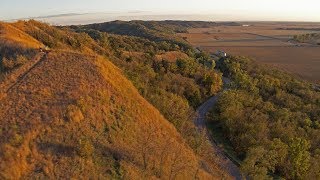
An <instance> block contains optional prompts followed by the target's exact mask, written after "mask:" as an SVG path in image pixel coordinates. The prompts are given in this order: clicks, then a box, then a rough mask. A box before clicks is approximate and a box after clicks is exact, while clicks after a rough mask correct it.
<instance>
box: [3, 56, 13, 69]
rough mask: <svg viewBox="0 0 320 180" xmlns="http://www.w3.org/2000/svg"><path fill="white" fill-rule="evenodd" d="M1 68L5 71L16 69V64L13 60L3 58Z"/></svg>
mask: <svg viewBox="0 0 320 180" xmlns="http://www.w3.org/2000/svg"><path fill="white" fill-rule="evenodd" d="M1 66H2V68H3V69H4V70H10V69H13V68H14V66H15V63H14V60H13V59H7V58H5V57H4V58H2V62H1Z"/></svg>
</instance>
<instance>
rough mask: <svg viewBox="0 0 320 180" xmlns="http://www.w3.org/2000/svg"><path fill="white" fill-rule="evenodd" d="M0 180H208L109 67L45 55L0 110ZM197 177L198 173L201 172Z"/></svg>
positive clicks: (172, 130)
mask: <svg viewBox="0 0 320 180" xmlns="http://www.w3.org/2000/svg"><path fill="white" fill-rule="evenodd" d="M0 127H1V130H0V144H1V147H0V148H1V151H0V152H1V153H0V162H1V164H0V177H1V178H4V179H6V178H48V177H49V178H62V177H63V178H80V177H81V178H94V179H96V178H103V177H108V178H116V177H118V178H130V179H132V178H133V179H135V178H138V177H161V178H165V177H167V178H169V177H171V178H178V179H185V178H187V179H191V178H193V177H197V176H199V177H202V178H205V177H206V178H209V177H210V176H209V174H208V173H205V172H204V171H203V170H201V169H200V167H199V165H198V159H197V157H196V156H195V155H194V154H193V153H192V151H191V149H189V148H188V147H187V146H186V145H185V143H184V142H183V139H182V138H181V137H180V135H179V134H178V133H177V132H176V130H175V128H174V127H173V126H172V125H170V124H169V123H168V121H166V120H165V119H164V118H163V117H162V116H161V115H160V113H159V112H158V111H157V110H156V109H155V108H153V107H152V106H151V105H150V104H149V103H147V101H145V100H144V99H143V98H142V97H141V96H140V95H139V93H138V92H137V91H136V90H135V88H134V87H133V86H132V84H131V83H130V82H129V81H128V80H126V79H125V78H124V77H123V76H122V74H121V73H120V72H119V70H118V69H117V68H116V67H115V66H113V65H112V64H111V63H109V62H108V61H105V60H102V59H100V58H97V57H94V56H85V55H83V54H77V53H69V52H51V53H49V54H47V55H45V57H44V58H43V60H42V61H41V62H40V63H39V64H38V65H37V66H36V67H34V68H33V69H32V70H31V71H30V72H29V73H28V74H27V75H26V76H25V77H24V79H23V80H22V81H20V82H17V84H16V85H15V87H13V88H12V89H11V90H10V91H9V92H8V93H7V94H6V96H4V97H3V98H2V99H1V103H0ZM199 169H200V170H199Z"/></svg>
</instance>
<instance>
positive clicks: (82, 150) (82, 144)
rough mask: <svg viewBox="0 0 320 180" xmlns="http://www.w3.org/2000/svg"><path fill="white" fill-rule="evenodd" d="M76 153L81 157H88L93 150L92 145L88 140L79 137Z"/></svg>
mask: <svg viewBox="0 0 320 180" xmlns="http://www.w3.org/2000/svg"><path fill="white" fill-rule="evenodd" d="M77 149H78V154H79V156H81V157H84V158H87V157H90V156H91V155H92V153H93V151H94V146H93V145H92V143H91V142H90V140H86V139H81V140H79V144H78V148H77Z"/></svg>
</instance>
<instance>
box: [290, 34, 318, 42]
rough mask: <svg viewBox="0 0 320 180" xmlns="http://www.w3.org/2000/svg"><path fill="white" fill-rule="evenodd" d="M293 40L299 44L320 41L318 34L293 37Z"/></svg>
mask: <svg viewBox="0 0 320 180" xmlns="http://www.w3.org/2000/svg"><path fill="white" fill-rule="evenodd" d="M293 39H294V40H296V41H298V42H301V43H315V42H318V44H320V43H319V40H320V34H319V33H311V34H301V35H295V36H294V37H293Z"/></svg>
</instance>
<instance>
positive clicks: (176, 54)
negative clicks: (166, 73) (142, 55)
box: [156, 51, 188, 62]
mask: <svg viewBox="0 0 320 180" xmlns="http://www.w3.org/2000/svg"><path fill="white" fill-rule="evenodd" d="M186 58H188V55H186V54H185V53H182V52H180V51H170V52H165V53H163V54H157V55H156V60H157V61H161V60H166V61H169V62H175V61H176V60H177V59H186Z"/></svg>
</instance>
